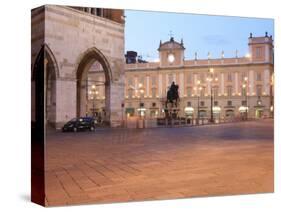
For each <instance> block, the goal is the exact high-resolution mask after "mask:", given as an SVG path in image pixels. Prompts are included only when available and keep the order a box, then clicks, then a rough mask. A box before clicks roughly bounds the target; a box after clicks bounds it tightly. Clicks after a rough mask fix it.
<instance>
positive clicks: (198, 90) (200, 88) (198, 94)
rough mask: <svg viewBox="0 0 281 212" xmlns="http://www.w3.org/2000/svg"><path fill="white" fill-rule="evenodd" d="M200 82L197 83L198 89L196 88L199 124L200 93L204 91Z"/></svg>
mask: <svg viewBox="0 0 281 212" xmlns="http://www.w3.org/2000/svg"><path fill="white" fill-rule="evenodd" d="M200 83H201V82H200V80H198V81H197V85H196V87H195V88H194V90H196V91H197V120H196V122H197V124H199V97H200V92H201V90H202V87H201V86H200Z"/></svg>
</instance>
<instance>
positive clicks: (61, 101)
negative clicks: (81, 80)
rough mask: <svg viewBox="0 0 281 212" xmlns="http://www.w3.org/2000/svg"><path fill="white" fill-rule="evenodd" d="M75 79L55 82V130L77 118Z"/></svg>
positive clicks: (61, 79) (59, 79) (60, 79)
mask: <svg viewBox="0 0 281 212" xmlns="http://www.w3.org/2000/svg"><path fill="white" fill-rule="evenodd" d="M76 86H77V85H76V79H63V78H58V79H57V80H56V128H61V127H62V126H63V124H65V122H67V121H69V120H70V119H72V118H75V117H76V116H77V111H76V110H77V104H76V101H77V99H76V89H77V87H76Z"/></svg>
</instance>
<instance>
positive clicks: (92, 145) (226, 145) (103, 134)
mask: <svg viewBox="0 0 281 212" xmlns="http://www.w3.org/2000/svg"><path fill="white" fill-rule="evenodd" d="M46 150H47V151H46V152H47V155H46V172H45V175H46V204H47V205H49V206H53V205H65V204H82V203H106V202H125V201H142V200H154V199H174V198H184V197H198V196H217V195H234V194H248V193H264V192H273V177H274V176H273V152H274V149H273V121H272V120H262V121H255V122H254V121H251V122H240V123H229V124H223V125H209V126H198V127H182V128H159V129H145V130H120V129H119V130H113V129H112V130H111V129H107V130H100V131H97V132H95V133H92V132H79V133H61V132H55V133H54V132H53V133H49V134H48V135H47V142H46Z"/></svg>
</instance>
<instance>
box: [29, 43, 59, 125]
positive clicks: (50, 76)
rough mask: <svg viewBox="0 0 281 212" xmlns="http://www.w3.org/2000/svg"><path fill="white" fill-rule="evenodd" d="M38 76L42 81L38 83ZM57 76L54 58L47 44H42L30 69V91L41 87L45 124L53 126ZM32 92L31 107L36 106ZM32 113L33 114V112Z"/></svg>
mask: <svg viewBox="0 0 281 212" xmlns="http://www.w3.org/2000/svg"><path fill="white" fill-rule="evenodd" d="M42 63H43V64H42ZM40 77H43V81H42V82H41V81H40V84H38V80H39V78H40ZM58 77H59V69H58V65H57V61H56V58H55V56H54V54H53V52H52V51H51V49H50V48H49V46H48V45H47V44H43V45H42V47H41V49H40V51H39V53H38V54H37V57H36V59H35V62H34V65H33V69H32V92H33V91H34V93H35V92H36V91H37V90H38V87H39V86H41V87H42V88H43V90H44V92H43V93H42V94H41V95H43V96H44V114H45V116H44V120H45V123H46V124H50V125H53V126H55V124H56V97H57V94H56V90H57V89H56V87H57V86H56V83H57V79H58ZM36 84H37V85H36ZM39 90H40V89H39ZM34 93H32V108H35V107H36V94H34ZM42 112H43V111H42ZM33 115H34V116H35V113H34V114H33Z"/></svg>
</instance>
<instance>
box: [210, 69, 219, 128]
mask: <svg viewBox="0 0 281 212" xmlns="http://www.w3.org/2000/svg"><path fill="white" fill-rule="evenodd" d="M209 73H210V75H211V77H210V78H208V81H209V82H210V86H211V119H210V122H211V123H213V122H214V115H213V85H212V81H213V78H214V69H213V68H210V69H209ZM215 81H218V78H215Z"/></svg>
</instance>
